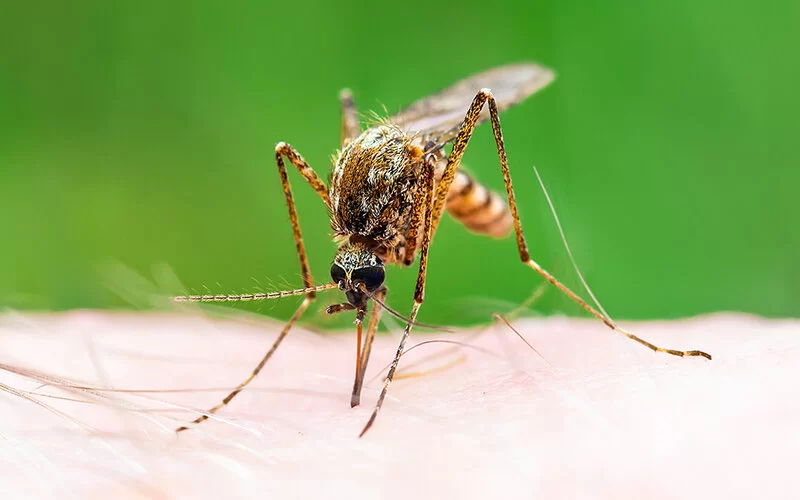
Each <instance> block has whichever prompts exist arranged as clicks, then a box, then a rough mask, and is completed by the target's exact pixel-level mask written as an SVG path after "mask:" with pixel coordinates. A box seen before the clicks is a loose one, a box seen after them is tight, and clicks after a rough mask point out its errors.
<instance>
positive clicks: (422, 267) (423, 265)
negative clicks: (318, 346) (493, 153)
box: [358, 155, 436, 437]
mask: <svg viewBox="0 0 800 500" xmlns="http://www.w3.org/2000/svg"><path fill="white" fill-rule="evenodd" d="M435 164H436V159H435V158H434V157H433V156H432V155H430V156H428V157H426V158H425V161H424V162H423V165H424V166H425V170H424V172H425V186H424V187H423V189H424V191H423V193H424V196H425V198H424V199H425V217H424V221H422V222H421V223H422V224H423V228H424V232H423V233H422V246H421V247H420V257H419V272H418V273H417V286H416V288H415V289H414V305H413V306H412V307H411V314H410V315H409V320H410V322H409V323H406V327H405V329H404V330H403V337H402V338H401V339H400V345H399V346H398V347H397V353H396V354H395V356H394V361H392V364H391V366H390V367H389V373H387V374H386V379H385V380H384V381H383V389H382V390H381V394H380V396H378V402H377V403H376V404H375V409H374V410H372V415H370V417H369V420H368V421H367V424H366V425H365V426H364V429H363V430H362V431H361V434H359V436H358V437H361V436H363V435H364V434H365V433H366V432H367V431H368V430H369V428H370V427H372V424H373V423H374V422H375V419H376V418H377V417H378V412H379V411H380V410H381V406H383V400H384V399H385V398H386V393H387V392H388V391H389V384H391V383H392V378H393V377H394V372H395V370H397V364H398V363H399V362H400V356H402V355H403V350H404V349H405V347H406V341H407V340H408V334H409V333H411V327H412V325H413V323H414V322H415V321H416V320H417V313H418V312H419V308H420V306H422V302H423V301H424V300H425V273H426V271H427V269H428V248H429V247H430V243H431V237H432V235H433V231H432V229H433V218H432V216H433V210H432V208H433V189H434V166H435ZM413 220H414V218H412V221H413Z"/></svg>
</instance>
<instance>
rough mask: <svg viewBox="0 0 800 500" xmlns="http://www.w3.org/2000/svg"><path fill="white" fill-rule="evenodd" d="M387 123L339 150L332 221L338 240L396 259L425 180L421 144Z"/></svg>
mask: <svg viewBox="0 0 800 500" xmlns="http://www.w3.org/2000/svg"><path fill="white" fill-rule="evenodd" d="M416 142H417V141H415V140H414V139H413V138H412V137H409V136H407V135H406V134H405V133H404V132H403V131H402V130H400V129H399V128H397V127H394V126H392V125H388V124H381V125H377V126H375V127H372V128H370V129H368V130H367V131H365V132H364V133H362V134H361V135H360V136H358V137H356V138H355V139H353V141H352V142H350V143H349V144H347V145H346V146H345V147H344V148H343V149H342V150H341V151H340V152H339V155H338V157H337V159H336V162H335V163H334V166H333V170H332V172H331V179H330V192H329V196H330V200H331V211H332V214H331V227H332V229H333V232H334V236H336V237H337V238H338V239H340V240H345V239H347V240H349V241H352V242H360V243H362V244H364V245H366V246H369V247H371V249H372V250H373V251H375V252H376V253H377V254H378V255H379V256H380V257H381V258H382V259H383V260H384V261H385V262H387V263H389V262H392V261H396V260H397V258H398V257H399V256H400V255H401V254H402V248H403V247H404V246H405V243H406V236H407V235H408V231H409V226H410V222H411V213H412V208H413V205H414V200H415V199H416V197H417V191H418V190H419V189H420V187H421V186H422V185H423V184H424V183H423V181H422V178H421V176H422V156H423V151H422V148H421V147H420V146H419V145H418V144H416Z"/></svg>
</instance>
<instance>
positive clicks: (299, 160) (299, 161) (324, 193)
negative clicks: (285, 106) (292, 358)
mask: <svg viewBox="0 0 800 500" xmlns="http://www.w3.org/2000/svg"><path fill="white" fill-rule="evenodd" d="M283 155H286V157H287V158H289V161H291V162H292V164H293V165H294V166H295V167H297V169H298V170H299V171H300V173H301V174H302V175H303V177H304V178H305V179H306V180H307V181H308V182H309V184H311V186H312V187H313V188H314V189H315V190H316V191H317V192H318V193H319V194H320V196H321V197H322V200H323V201H324V202H325V204H326V205H328V206H330V201H329V199H328V190H327V188H326V187H325V184H324V183H323V182H322V180H321V179H320V178H319V177H318V176H317V174H316V173H315V172H314V170H313V169H311V167H309V166H308V164H307V163H306V161H305V160H304V159H303V157H302V156H300V154H299V153H298V152H297V151H296V150H295V149H294V148H293V147H291V146H289V145H288V144H286V143H283V142H281V143H278V145H277V146H275V161H276V163H277V164H278V173H279V174H280V178H281V186H282V187H283V195H284V197H285V198H286V206H287V207H288V209H289V219H290V220H291V223H292V232H293V234H294V242H295V246H296V248H297V257H298V259H299V260H300V271H301V273H302V276H303V285H304V287H305V288H306V289H310V290H308V291H307V292H306V294H305V296H306V298H305V299H304V300H303V302H302V303H301V304H300V306H299V307H298V308H297V310H296V311H295V312H294V314H293V315H292V317H291V318H290V319H289V321H288V322H287V323H286V326H284V327H283V330H281V333H280V335H278V338H277V339H275V342H274V343H273V344H272V347H270V349H269V351H267V353H266V354H265V355H264V357H263V358H261V361H259V363H258V364H257V365H256V367H255V368H254V369H253V371H252V373H250V375H249V376H248V377H247V378H246V379H245V380H244V382H242V383H241V384H239V385H238V386H236V388H235V389H234V390H233V391H231V393H230V394H228V395H227V396H225V399H223V400H222V402H221V403H220V404H218V405H217V406H215V407H213V408H211V409H210V410H208V412H206V413H205V414H204V415H201V416H199V417H197V418H196V419H195V420H194V421H193V422H192V424H199V423H200V422H202V421H204V420H207V419H208V416H209V415H210V414H213V413H216V412H217V411H218V410H220V409H221V408H223V407H224V406H225V405H227V404H228V403H230V402H231V400H232V399H233V398H235V397H236V395H237V394H239V393H240V392H242V390H243V389H244V388H245V387H247V385H248V384H249V383H250V382H251V381H252V380H253V379H254V378H256V376H257V375H258V373H259V372H260V371H261V369H262V368H264V365H265V364H266V363H267V361H269V358H271V357H272V355H273V354H274V353H275V351H276V350H277V349H278V346H280V344H281V342H283V339H284V338H286V335H287V334H288V333H289V330H291V329H292V326H294V324H295V323H297V320H299V319H300V316H302V315H303V313H304V312H305V310H306V309H308V306H309V305H310V304H311V302H312V301H313V300H314V299H315V298H316V296H317V292H316V290H315V289H313V286H314V284H313V278H312V277H311V270H310V268H309V266H308V257H307V256H306V249H305V245H304V244H303V235H302V233H301V232H300V221H299V219H298V217H297V209H296V208H295V205H294V197H293V196H292V187H291V185H290V184H289V176H288V175H287V173H286V165H285V164H284V162H283ZM188 428H189V426H185V425H184V426H181V427H179V428H178V429H176V432H181V431H184V430H187V429H188Z"/></svg>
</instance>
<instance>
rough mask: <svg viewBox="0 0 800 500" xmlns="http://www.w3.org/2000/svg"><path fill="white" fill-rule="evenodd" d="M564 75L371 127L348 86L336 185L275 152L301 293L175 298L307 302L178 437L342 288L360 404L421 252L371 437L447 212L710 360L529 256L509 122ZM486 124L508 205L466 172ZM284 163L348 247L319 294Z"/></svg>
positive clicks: (533, 72)
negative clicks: (391, 273) (378, 342)
mask: <svg viewBox="0 0 800 500" xmlns="http://www.w3.org/2000/svg"><path fill="white" fill-rule="evenodd" d="M554 76H555V75H554V73H553V71H552V70H550V69H548V68H546V67H544V66H541V65H538V64H534V63H521V64H513V65H508V66H502V67H498V68H494V69H490V70H488V71H485V72H483V73H479V74H476V75H473V76H471V77H469V78H467V79H464V80H461V81H459V82H457V83H455V84H454V85H452V86H450V87H448V88H446V89H444V90H442V91H440V92H439V93H437V94H434V95H431V96H429V97H426V98H423V99H420V100H419V101H416V102H414V103H413V104H411V105H410V106H408V107H407V108H405V109H403V110H402V111H400V112H399V113H397V114H396V115H394V116H392V117H391V118H388V119H382V120H378V121H377V122H376V123H373V124H372V125H371V126H370V127H368V128H367V129H366V130H363V131H362V129H361V123H360V120H359V117H358V112H357V109H356V105H355V102H354V100H353V96H352V94H351V93H350V92H349V91H348V90H343V91H342V92H341V94H340V100H341V106H342V122H341V133H342V147H341V149H340V150H339V151H338V152H337V154H336V156H335V161H334V163H333V166H332V169H331V173H330V178H329V179H330V180H329V184H328V185H327V186H326V185H325V182H323V180H322V179H321V178H320V177H319V175H317V173H316V172H315V171H314V170H313V169H312V168H311V167H310V166H309V164H308V163H307V162H306V160H305V159H303V157H302V156H301V155H300V153H299V152H298V151H297V150H296V149H295V148H294V147H292V146H290V145H289V144H287V143H285V142H279V143H278V144H277V145H276V146H275V161H276V163H277V166H278V173H279V175H280V179H281V185H282V186H283V194H284V196H285V198H286V205H287V207H288V209H289V218H290V220H291V225H292V231H293V234H294V240H295V246H296V248H297V256H298V258H299V260H300V271H301V273H302V279H303V288H299V289H297V290H289V291H282V292H274V293H254V294H244V295H192V296H180V297H174V300H175V301H180V302H207V301H215V302H220V301H246V300H264V299H273V298H279V297H286V296H291V295H305V298H304V300H303V302H302V303H301V304H300V306H299V307H298V308H297V310H296V311H295V313H294V314H293V315H292V317H291V318H290V319H289V321H288V322H287V323H286V325H285V326H284V327H283V330H281V332H280V334H279V335H278V337H277V339H276V340H275V341H274V343H273V344H272V347H271V348H270V349H269V351H267V353H266V354H265V355H264V357H263V358H262V359H261V361H260V362H259V363H258V365H257V366H256V367H255V369H254V370H253V371H252V372H251V374H250V375H249V376H248V377H247V378H246V379H245V380H244V381H243V382H242V383H241V384H239V385H238V386H237V387H236V388H235V389H234V390H233V391H232V392H231V393H230V394H228V396H226V397H225V399H223V400H222V402H221V403H219V404H218V405H217V406H215V407H213V408H211V409H210V410H208V412H206V413H205V414H203V415H201V416H199V417H198V418H196V419H195V420H194V421H193V422H192V423H191V424H187V425H186V426H183V427H180V428H178V429H177V431H183V430H186V429H188V428H189V427H190V426H192V425H195V424H199V423H200V422H203V421H204V420H206V419H208V418H209V415H211V414H213V413H215V412H217V411H218V410H220V409H221V408H223V407H224V406H225V405H227V404H228V403H229V402H230V401H231V400H232V399H233V398H234V397H236V395H237V394H239V393H240V392H241V391H242V390H243V389H244V388H245V387H246V386H247V385H248V384H249V383H250V382H251V381H252V380H253V379H254V378H255V377H256V376H257V375H258V373H259V372H260V371H261V369H262V368H263V367H264V365H265V364H266V363H267V361H268V360H269V359H270V357H272V355H273V354H274V353H275V351H276V350H277V349H278V346H280V344H281V342H283V340H284V339H285V338H286V335H287V334H288V333H289V330H291V328H292V326H294V324H295V323H297V321H298V320H299V319H300V317H301V316H302V315H303V313H304V312H305V311H306V309H308V307H309V305H310V304H311V303H312V302H313V301H314V300H315V298H316V295H317V293H318V292H322V291H325V290H331V289H334V288H336V289H339V290H340V291H342V292H344V295H345V298H346V302H342V303H340V304H335V305H332V306H329V307H328V308H327V312H328V313H329V314H336V313H341V312H344V311H353V312H354V313H355V324H356V325H357V342H356V373H355V381H354V384H353V391H352V394H351V398H350V404H351V406H353V407H355V406H357V405H358V404H359V403H360V399H361V389H362V386H363V382H364V374H365V371H366V368H367V362H368V360H369V355H370V350H371V347H372V342H373V338H374V335H375V330H376V329H377V326H378V322H379V319H380V312H381V309H386V310H387V311H389V312H391V313H392V314H395V315H398V316H400V315H399V314H397V313H396V312H394V311H393V310H391V309H389V308H388V307H387V306H386V296H387V288H386V286H384V284H383V282H384V278H385V266H386V265H388V264H397V265H401V266H412V265H413V264H414V263H415V261H416V260H417V255H419V270H418V273H417V281H416V287H415V290H414V301H413V304H412V306H411V312H410V314H409V316H408V318H407V321H406V325H405V328H404V330H403V335H402V338H401V340H400V345H399V346H398V348H397V353H396V354H395V357H394V360H393V361H392V364H391V365H390V367H389V371H388V373H387V375H386V377H385V379H384V381H383V388H382V390H381V392H380V395H379V396H378V400H377V402H376V404H375V408H374V410H373V411H372V414H371V415H370V418H369V420H368V421H367V423H366V425H365V426H364V428H363V430H362V431H361V434H360V435H359V437H360V436H363V435H364V434H365V433H366V432H367V431H368V430H369V429H370V427H372V425H373V423H374V422H375V419H376V417H377V416H378V413H379V411H380V410H381V407H382V405H383V401H384V399H385V397H386V393H387V391H388V390H389V385H390V384H391V382H392V379H393V377H394V374H395V371H396V369H397V365H398V363H399V361H400V357H401V355H402V354H403V351H404V349H405V346H406V341H407V339H408V336H409V334H410V332H411V330H412V328H413V326H415V325H418V323H416V318H417V314H418V313H419V309H420V307H421V306H422V303H423V301H424V297H425V273H426V271H427V268H428V252H429V249H430V244H431V239H432V238H433V235H434V233H435V232H436V229H437V227H438V226H439V222H440V221H441V218H442V215H443V212H444V211H447V212H448V213H449V214H450V215H451V216H452V217H453V218H455V219H456V220H458V221H459V222H461V223H462V224H463V225H464V226H466V228H467V229H468V230H470V231H473V232H475V233H479V234H483V235H487V236H491V237H495V238H502V237H505V236H508V235H509V234H510V233H511V232H512V230H513V232H514V233H515V236H516V243H517V249H518V251H519V257H520V259H521V260H522V262H523V264H525V265H527V266H529V267H531V268H532V269H533V270H534V271H536V272H537V273H539V274H540V275H541V276H542V277H544V279H545V280H547V281H549V282H550V283H551V284H553V285H554V286H555V287H556V288H558V289H559V290H561V291H562V292H563V293H565V294H566V295H567V296H569V297H570V298H571V299H572V300H574V301H575V302H577V303H578V304H579V305H580V306H581V307H582V308H584V309H585V310H586V311H588V312H589V313H590V314H591V315H592V316H594V317H595V318H597V319H599V320H600V321H602V322H603V323H604V324H605V325H606V326H608V327H609V328H611V329H613V330H615V331H616V332H618V333H620V334H622V335H625V336H626V337H628V338H630V339H632V340H634V341H636V342H638V343H640V344H642V345H644V346H645V347H647V348H649V349H651V350H653V351H655V352H663V353H667V354H671V355H675V356H681V357H683V356H701V357H704V358H707V359H711V356H710V355H709V354H707V353H705V352H703V351H698V350H690V351H680V350H675V349H666V348H662V347H659V346H657V345H655V344H652V343H650V342H648V341H647V340H644V339H642V338H640V337H637V336H636V335H634V334H632V333H630V332H628V331H626V330H623V329H622V328H620V327H619V326H617V324H616V323H615V322H614V321H613V320H612V319H611V318H610V317H609V316H608V315H606V314H605V313H601V312H600V311H598V310H597V309H595V308H594V307H592V306H591V305H589V304H588V303H587V302H586V301H585V300H583V299H582V298H581V297H579V296H578V295H577V294H576V293H574V292H573V291H572V290H570V289H569V288H567V287H566V286H565V285H563V284H562V283H561V282H560V281H558V280H557V279H556V278H555V277H554V276H553V275H551V274H550V273H549V272H548V271H546V270H545V269H544V268H542V267H541V266H540V265H539V264H537V263H536V261H534V260H533V259H532V258H531V254H530V252H529V250H528V245H527V244H526V243H525V237H524V235H523V233H522V226H521V224H520V219H519V213H518V211H517V202H516V199H515V197H514V190H513V188H512V185H511V174H510V172H509V167H508V160H507V158H506V149H505V145H504V142H503V133H502V130H501V128H500V118H499V114H500V112H501V111H504V110H506V109H508V108H509V107H511V106H513V105H515V104H517V103H519V102H521V101H523V100H524V99H526V98H527V97H529V96H530V95H532V94H534V93H535V92H537V91H539V90H541V89H542V88H544V87H545V86H547V85H548V84H549V83H550V82H551V81H552V80H553V79H554ZM487 120H489V121H490V122H491V124H492V132H493V133H494V139H495V143H496V145H497V153H498V156H499V159H500V169H501V171H502V174H503V180H504V181H505V187H506V196H504V197H503V196H501V195H499V194H497V193H495V192H493V191H490V190H489V189H487V188H486V187H484V186H483V185H481V184H480V183H479V182H477V181H476V180H475V179H474V178H473V177H472V176H470V175H469V174H467V173H466V172H465V171H464V170H460V169H459V166H460V165H461V158H462V156H463V155H464V150H465V149H466V147H467V144H468V143H469V140H470V138H471V137H472V133H473V131H474V130H475V127H476V126H477V125H479V124H480V123H482V122H485V121H487ZM451 142H452V143H453V146H452V149H451V150H450V153H449V154H446V153H445V151H444V148H445V146H446V145H448V144H449V143H451ZM284 157H285V158H286V159H288V160H289V162H290V163H291V164H292V165H294V167H295V168H297V170H298V171H299V172H300V174H301V175H302V176H303V178H304V179H305V180H306V182H308V184H310V185H311V187H312V188H313V189H314V190H315V191H316V192H317V194H318V195H319V197H320V199H321V200H322V203H323V204H324V205H325V207H326V208H327V209H328V211H329V213H330V223H331V228H332V230H333V235H334V238H335V239H336V240H337V241H338V250H337V251H336V255H335V257H334V259H333V264H332V265H331V270H330V276H331V280H332V281H331V282H330V283H326V284H323V285H316V286H315V285H314V281H313V279H312V277H311V271H310V270H309V265H308V258H307V257H306V249H305V245H304V243H303V238H302V235H301V231H300V223H299V220H298V217H297V210H296V209H295V203H294V197H293V195H292V189H291V186H290V184H289V178H288V175H287V169H286V164H285V163H284ZM370 301H373V302H375V303H376V306H375V307H374V308H373V309H372V311H371V312H370V313H369V322H368V326H367V331H366V336H365V337H364V338H363V342H362V332H363V326H362V323H363V320H364V318H365V317H366V315H367V313H368V304H369V302H370ZM401 317H402V316H401Z"/></svg>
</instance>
